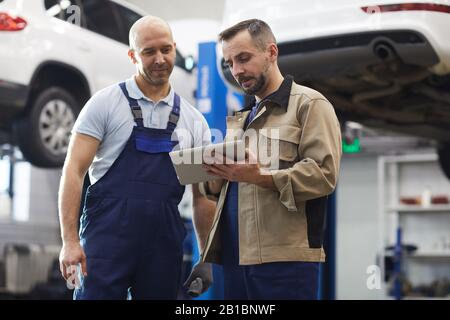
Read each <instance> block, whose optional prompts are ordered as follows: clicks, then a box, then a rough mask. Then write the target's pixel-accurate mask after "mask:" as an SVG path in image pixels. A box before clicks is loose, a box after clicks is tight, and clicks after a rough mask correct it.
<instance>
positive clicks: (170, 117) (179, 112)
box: [59, 16, 211, 299]
mask: <svg viewBox="0 0 450 320" xmlns="http://www.w3.org/2000/svg"><path fill="white" fill-rule="evenodd" d="M129 56H130V58H131V60H132V62H133V63H134V64H135V65H136V70H137V74H136V75H135V76H134V77H132V78H130V79H128V80H126V81H125V82H122V83H120V84H115V85H112V86H110V87H107V88H105V89H103V90H101V91H99V92H98V93H96V94H95V95H94V96H93V97H92V98H91V99H90V100H89V101H88V103H87V104H86V106H85V107H84V108H83V110H82V111H81V113H80V116H79V118H78V119H77V121H76V124H75V127H74V129H73V133H74V134H73V136H72V138H71V142H70V147H69V152H68V155H67V159H66V162H65V166H64V170H63V175H62V179H61V186H60V201H59V211H60V220H61V232H62V239H63V247H62V250H61V253H60V268H61V272H62V274H63V276H64V278H65V279H67V280H68V281H71V282H72V283H74V282H75V281H74V273H73V271H74V270H73V268H72V267H71V266H74V265H75V266H76V265H80V266H81V268H80V271H81V276H80V278H81V280H80V286H79V287H78V288H77V289H76V290H75V292H74V299H127V298H132V299H175V298H176V297H177V292H178V290H179V288H180V287H181V283H182V279H181V278H180V277H181V270H182V260H183V239H184V237H185V229H184V226H183V223H182V220H181V218H180V216H179V212H178V204H179V202H180V200H181V198H182V196H183V193H184V187H183V186H181V185H180V184H179V181H178V179H177V176H176V174H175V171H174V168H173V165H172V162H171V160H170V157H169V152H170V151H172V150H173V149H174V147H175V146H176V145H178V144H179V147H180V148H187V147H194V146H201V145H204V144H208V143H209V142H210V133H209V128H208V125H207V123H206V121H205V119H204V118H203V116H202V115H201V114H200V112H198V111H197V110H196V109H195V108H194V107H192V106H191V105H190V104H189V103H188V102H187V101H186V100H184V99H183V98H181V97H180V96H178V95H177V94H176V93H175V92H174V90H173V88H172V87H171V86H170V83H169V76H170V74H171V72H172V70H173V67H174V62H175V57H176V50H175V43H174V42H173V39H172V33H171V30H170V27H169V26H168V24H167V23H166V22H165V21H163V20H162V19H160V18H157V17H152V16H146V17H143V18H141V19H140V20H138V21H137V22H136V23H135V24H134V25H133V26H132V28H131V30H130V50H129ZM100 63H101V62H100ZM111 68H115V66H111ZM88 168H89V176H90V180H91V183H92V184H91V185H90V186H89V188H88V190H87V192H86V199H85V204H84V209H83V214H82V216H81V219H80V228H79V233H78V214H77V213H78V210H79V203H80V195H81V186H82V181H83V177H84V176H85V174H86V172H87V170H88ZM193 189H194V211H195V210H196V211H197V214H198V213H199V211H202V210H203V212H201V213H204V214H206V213H208V212H207V210H206V209H205V208H206V207H204V206H203V203H204V202H205V201H208V200H207V199H206V198H204V197H202V196H201V195H200V193H199V192H198V187H195V186H194V188H193ZM208 266H209V265H202V264H200V265H199V266H197V268H200V269H201V270H203V271H204V272H203V273H202V275H203V276H205V278H203V279H202V280H203V282H204V283H206V284H207V285H209V283H210V282H211V272H210V269H209V268H208ZM75 276H76V275H75Z"/></svg>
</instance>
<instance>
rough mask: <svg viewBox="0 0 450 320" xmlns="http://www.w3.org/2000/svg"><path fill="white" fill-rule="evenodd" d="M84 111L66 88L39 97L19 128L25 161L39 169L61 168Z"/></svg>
mask: <svg viewBox="0 0 450 320" xmlns="http://www.w3.org/2000/svg"><path fill="white" fill-rule="evenodd" d="M80 109H81V108H80V106H79V104H78V102H77V101H76V99H75V98H74V97H73V96H72V95H71V94H70V93H69V92H68V91H67V90H65V89H63V88H60V87H50V88H46V89H44V90H43V91H41V92H40V93H38V94H37V95H36V96H35V98H34V99H33V100H32V101H31V102H30V105H29V108H28V111H27V112H26V113H25V115H24V116H23V117H21V118H19V119H18V121H17V122H16V124H15V134H16V139H17V144H18V145H19V148H20V150H21V151H22V154H23V156H24V157H25V159H26V160H27V161H29V162H30V163H31V164H33V165H35V166H38V167H44V168H55V167H61V166H62V165H63V164H64V159H65V157H66V153H67V147H68V143H69V138H70V132H71V130H72V127H73V124H74V123H75V120H76V117H77V115H78V113H79V112H80Z"/></svg>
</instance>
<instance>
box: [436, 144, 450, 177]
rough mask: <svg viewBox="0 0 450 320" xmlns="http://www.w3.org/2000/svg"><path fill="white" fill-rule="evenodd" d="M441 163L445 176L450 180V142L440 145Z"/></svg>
mask: <svg viewBox="0 0 450 320" xmlns="http://www.w3.org/2000/svg"><path fill="white" fill-rule="evenodd" d="M437 151H438V156H439V164H440V165H441V169H442V171H443V172H444V174H445V176H446V177H447V178H448V179H449V180H450V143H446V144H442V145H440V146H439V147H438V150H437Z"/></svg>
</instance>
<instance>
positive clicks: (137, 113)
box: [119, 82, 144, 127]
mask: <svg viewBox="0 0 450 320" xmlns="http://www.w3.org/2000/svg"><path fill="white" fill-rule="evenodd" d="M119 87H120V89H122V92H123V94H124V95H125V98H127V100H128V104H129V105H130V108H131V112H132V113H133V118H134V122H136V125H137V126H138V127H143V126H144V121H143V119H142V110H141V107H140V106H139V104H138V102H137V100H136V99H133V98H131V97H130V95H129V94H128V90H127V87H126V86H125V82H122V83H120V84H119Z"/></svg>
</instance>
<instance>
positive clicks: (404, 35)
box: [221, 0, 450, 178]
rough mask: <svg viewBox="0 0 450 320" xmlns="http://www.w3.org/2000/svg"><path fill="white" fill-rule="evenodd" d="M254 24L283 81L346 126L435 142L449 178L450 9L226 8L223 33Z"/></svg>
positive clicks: (267, 1) (373, 1)
mask: <svg viewBox="0 0 450 320" xmlns="http://www.w3.org/2000/svg"><path fill="white" fill-rule="evenodd" d="M250 18H259V19H262V20H264V21H266V22H267V23H268V24H269V25H270V26H271V28H272V29H273V31H274V33H275V35H276V37H277V40H278V47H279V52H280V53H279V65H280V68H281V70H282V71H283V73H290V74H292V75H294V76H295V79H296V80H297V81H298V82H301V83H303V84H305V85H308V86H310V87H313V88H315V89H317V90H319V91H321V92H322V93H323V94H324V95H325V96H326V97H328V98H329V99H330V101H332V102H333V105H334V106H335V108H336V111H337V114H338V116H339V117H340V118H341V120H343V121H345V120H353V121H357V122H361V123H363V124H366V125H369V126H373V127H379V128H385V129H390V130H396V131H400V132H404V133H408V134H412V135H417V136H421V137H425V138H431V139H434V140H436V141H438V142H439V143H440V147H439V149H438V153H439V157H440V162H441V165H442V168H443V170H444V172H445V173H446V175H447V176H448V177H449V178H450V93H449V92H450V41H449V36H448V32H449V30H450V4H449V1H447V0H442V1H426V2H424V1H422V0H339V1H336V0H315V1H310V0H280V1H273V0H248V1H246V2H243V1H241V0H227V1H226V5H225V11H224V20H223V28H225V27H228V26H231V25H232V24H234V23H236V22H238V21H241V20H245V19H250ZM221 70H222V72H223V74H224V76H225V78H227V80H228V81H229V83H231V84H233V83H234V80H233V77H232V76H231V74H230V72H229V70H228V69H227V67H226V66H225V65H224V64H223V63H222V67H221Z"/></svg>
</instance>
